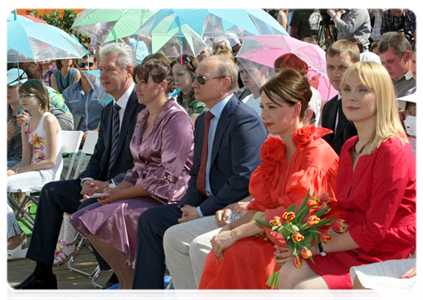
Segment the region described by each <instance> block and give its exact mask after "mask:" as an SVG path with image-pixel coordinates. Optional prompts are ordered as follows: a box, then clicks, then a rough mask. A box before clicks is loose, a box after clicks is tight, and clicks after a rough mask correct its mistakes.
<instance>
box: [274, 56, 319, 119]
mask: <svg viewBox="0 0 423 300" xmlns="http://www.w3.org/2000/svg"><path fill="white" fill-rule="evenodd" d="M274 66H275V69H276V71H277V72H280V71H282V70H286V69H291V70H296V71H298V72H299V73H300V74H301V75H303V76H305V77H307V74H308V69H309V68H308V65H307V63H306V62H305V61H303V60H302V59H301V58H299V57H298V56H296V55H295V54H292V53H287V54H283V55H281V56H279V57H278V58H277V59H276V60H275V62H274ZM312 82H313V80H310V79H309V83H310V89H311V93H312V95H311V99H310V102H309V103H308V106H309V108H310V109H311V111H310V110H309V111H307V112H306V114H310V113H311V114H312V115H311V116H307V117H306V119H308V120H309V121H307V124H306V125H315V126H317V124H319V121H320V110H321V107H322V96H321V95H320V93H319V91H318V90H317V87H318V85H319V83H318V82H317V86H316V87H313V86H312Z"/></svg>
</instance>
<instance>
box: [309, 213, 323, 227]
mask: <svg viewBox="0 0 423 300" xmlns="http://www.w3.org/2000/svg"><path fill="white" fill-rule="evenodd" d="M319 222H320V218H318V217H317V216H316V215H311V216H310V217H308V219H307V225H308V226H313V225H316V224H319Z"/></svg>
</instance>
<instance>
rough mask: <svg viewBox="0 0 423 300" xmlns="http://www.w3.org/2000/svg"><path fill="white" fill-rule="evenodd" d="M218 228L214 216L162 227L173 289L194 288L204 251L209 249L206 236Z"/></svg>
mask: <svg viewBox="0 0 423 300" xmlns="http://www.w3.org/2000/svg"><path fill="white" fill-rule="evenodd" d="M220 230H221V227H219V226H218V225H217V223H216V220H215V217H214V216H210V217H203V218H199V219H196V220H192V221H189V222H186V223H181V224H178V225H174V226H172V227H170V228H169V229H168V230H166V232H165V234H164V237H163V247H164V251H165V256H166V262H167V267H168V269H169V272H170V276H172V283H173V285H174V287H175V289H197V288H198V285H199V284H200V279H201V274H202V273H203V269H204V265H205V263H206V258H207V255H208V254H209V252H210V251H211V249H212V247H211V243H210V240H211V239H212V237H213V236H215V235H217V234H218V233H219V231H220Z"/></svg>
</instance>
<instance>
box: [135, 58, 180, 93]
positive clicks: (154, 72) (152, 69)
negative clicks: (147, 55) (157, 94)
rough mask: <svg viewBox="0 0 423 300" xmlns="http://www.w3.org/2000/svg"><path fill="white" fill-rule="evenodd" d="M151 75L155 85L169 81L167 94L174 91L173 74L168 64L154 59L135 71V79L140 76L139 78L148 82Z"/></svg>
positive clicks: (137, 67) (139, 66)
mask: <svg viewBox="0 0 423 300" xmlns="http://www.w3.org/2000/svg"><path fill="white" fill-rule="evenodd" d="M150 75H151V78H152V79H153V81H154V82H155V83H161V82H163V81H164V80H166V81H167V89H166V93H171V92H172V91H173V89H174V83H173V73H172V68H171V67H170V65H169V64H168V63H166V62H164V61H162V60H158V59H152V60H149V61H147V62H146V63H142V64H140V65H138V66H136V67H135V69H134V79H135V76H138V78H140V79H142V80H144V81H145V82H148V77H149V76H150Z"/></svg>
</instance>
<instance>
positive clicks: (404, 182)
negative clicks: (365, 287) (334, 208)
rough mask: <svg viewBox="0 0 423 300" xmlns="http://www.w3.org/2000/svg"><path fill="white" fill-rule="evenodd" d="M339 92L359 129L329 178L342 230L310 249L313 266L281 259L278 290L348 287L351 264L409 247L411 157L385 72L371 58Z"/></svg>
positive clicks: (412, 230) (282, 255)
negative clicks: (333, 185) (335, 173)
mask: <svg viewBox="0 0 423 300" xmlns="http://www.w3.org/2000/svg"><path fill="white" fill-rule="evenodd" d="M341 94H342V99H343V102H342V107H343V110H344V113H345V116H346V117H347V119H348V120H350V121H352V122H354V124H355V127H356V128H357V132H358V136H355V137H352V138H351V139H349V140H348V141H347V142H346V143H345V144H344V146H343V147H342V152H341V156H340V161H339V172H338V178H337V181H336V197H337V199H338V202H339V208H340V213H339V219H340V223H343V222H345V223H344V226H343V227H344V228H342V229H341V230H339V229H340V228H338V230H337V231H336V232H335V231H334V230H332V228H331V229H330V230H329V232H328V233H329V234H330V236H331V239H330V240H327V242H326V243H319V246H318V250H316V249H315V248H314V247H313V248H312V254H313V259H314V263H315V264H313V263H312V262H310V261H309V260H305V262H306V263H304V264H303V267H302V268H301V269H298V268H296V267H295V266H294V265H293V264H292V263H286V264H284V265H283V266H282V268H281V270H280V275H279V288H282V289H293V288H297V289H327V288H329V289H351V288H352V282H351V278H350V268H351V267H353V266H360V265H364V264H369V263H373V262H380V261H385V260H391V259H403V258H407V257H409V255H410V254H412V253H414V251H415V249H416V161H415V157H414V155H413V151H412V149H411V146H410V144H409V143H408V141H407V137H406V134H405V132H404V129H403V127H402V125H401V122H400V120H399V117H398V109H397V106H396V103H395V91H394V87H393V85H392V82H391V80H390V78H389V74H388V72H387V71H386V70H385V68H384V67H383V66H381V65H380V64H378V63H371V62H370V63H365V62H359V63H356V64H354V65H352V66H351V67H349V68H348V70H347V71H346V72H345V74H344V77H343V79H342V83H341ZM381 224H383V226H381ZM345 227H346V228H345ZM275 256H276V257H277V258H278V259H277V262H278V263H284V262H286V261H290V260H291V259H292V253H291V252H290V251H289V249H287V248H278V247H277V250H276V252H275Z"/></svg>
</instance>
